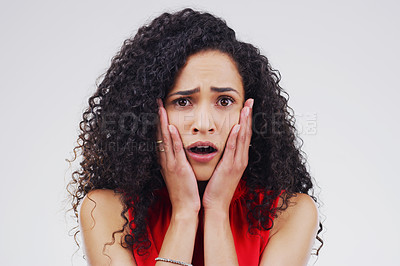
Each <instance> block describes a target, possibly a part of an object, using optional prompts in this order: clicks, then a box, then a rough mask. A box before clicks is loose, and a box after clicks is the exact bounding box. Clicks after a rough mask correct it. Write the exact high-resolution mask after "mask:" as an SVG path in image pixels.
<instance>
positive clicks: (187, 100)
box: [172, 97, 189, 107]
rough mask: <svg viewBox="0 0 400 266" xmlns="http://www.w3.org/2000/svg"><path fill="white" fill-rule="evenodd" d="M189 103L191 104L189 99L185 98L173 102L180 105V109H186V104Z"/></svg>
mask: <svg viewBox="0 0 400 266" xmlns="http://www.w3.org/2000/svg"><path fill="white" fill-rule="evenodd" d="M188 102H189V98H183V97H181V98H178V99H175V100H173V101H172V103H173V104H174V105H178V106H180V107H185V106H187V105H186V103H188Z"/></svg>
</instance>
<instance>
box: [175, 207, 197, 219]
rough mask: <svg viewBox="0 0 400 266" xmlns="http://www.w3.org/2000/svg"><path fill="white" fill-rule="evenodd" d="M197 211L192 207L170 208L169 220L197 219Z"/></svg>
mask: <svg viewBox="0 0 400 266" xmlns="http://www.w3.org/2000/svg"><path fill="white" fill-rule="evenodd" d="M198 219H199V212H198V211H197V210H193V209H179V210H174V209H172V214H171V220H174V221H183V222H193V221H198Z"/></svg>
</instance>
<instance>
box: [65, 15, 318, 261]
mask: <svg viewBox="0 0 400 266" xmlns="http://www.w3.org/2000/svg"><path fill="white" fill-rule="evenodd" d="M279 80H280V79H279V76H278V75H277V74H276V73H275V72H274V70H272V68H271V66H270V65H269V62H268V59H267V58H266V57H264V56H262V55H260V53H259V50H258V49H257V48H255V47H254V46H252V45H251V44H247V43H243V42H240V41H238V40H237V39H236V37H235V32H234V31H233V30H232V29H230V28H229V27H228V26H227V25H226V23H225V22H224V21H223V20H221V19H219V18H216V17H214V16H212V15H211V14H208V13H201V12H197V11H194V10H192V9H184V10H182V11H180V12H176V13H173V14H169V13H164V14H162V15H161V16H159V17H158V18H156V19H154V20H153V21H152V22H151V23H150V24H149V25H148V26H143V27H142V28H140V29H139V30H138V33H137V34H136V36H135V37H134V38H133V39H128V40H126V41H125V43H124V45H123V46H122V48H121V51H120V52H119V53H118V54H117V56H115V57H114V58H113V60H112V64H111V67H110V69H109V70H108V71H107V73H106V75H105V76H104V79H103V81H102V82H101V84H100V85H99V86H98V89H97V91H96V93H95V94H94V95H93V96H92V97H91V98H90V99H89V108H88V109H87V110H86V112H85V113H84V115H83V121H82V122H81V124H80V125H81V126H80V127H81V130H82V133H81V134H80V136H79V140H81V144H80V145H79V146H77V147H76V148H75V149H82V154H83V161H82V163H81V166H82V169H81V170H80V171H76V172H74V174H73V180H72V181H71V183H70V185H69V191H70V193H71V194H72V197H73V204H72V205H73V209H74V211H75V215H76V217H77V218H79V222H80V226H81V232H82V236H83V240H84V246H85V251H86V256H87V259H88V262H89V264H91V265H154V264H156V265H171V264H181V265H190V264H191V263H192V264H193V265H203V264H205V265H305V264H307V261H308V259H309V256H310V252H311V248H312V245H313V243H314V239H315V238H317V239H319V238H318V236H317V231H318V226H319V228H320V230H319V231H318V233H319V232H320V231H321V230H322V225H321V224H320V223H319V222H318V211H317V208H316V205H315V202H316V198H315V197H314V196H312V195H311V194H310V195H311V196H309V193H312V188H313V184H312V181H311V178H310V175H309V173H308V172H307V170H306V166H305V160H304V158H303V156H302V155H301V151H300V148H298V147H296V145H295V140H296V138H295V128H294V118H293V116H292V115H291V114H290V113H289V112H288V108H289V107H288V106H287V100H286V98H285V97H283V96H282V93H284V91H283V90H282V88H281V87H280V86H279ZM80 205H81V208H80V211H79V212H78V207H79V206H80Z"/></svg>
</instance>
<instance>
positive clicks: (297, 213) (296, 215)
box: [270, 193, 319, 237]
mask: <svg viewBox="0 0 400 266" xmlns="http://www.w3.org/2000/svg"><path fill="white" fill-rule="evenodd" d="M282 205H283V200H282V198H280V199H279V202H278V207H282ZM277 216H278V217H276V218H275V220H274V227H273V228H272V229H271V235H270V237H272V236H273V235H274V234H276V233H277V232H279V231H280V230H288V229H289V228H290V227H291V226H296V228H298V227H300V226H301V227H304V226H307V227H310V228H314V227H317V226H318V223H319V221H318V208H317V206H316V204H315V202H314V200H313V199H312V198H311V197H310V196H309V195H307V194H303V193H297V194H295V196H293V197H291V198H290V199H288V203H287V208H286V209H285V210H283V211H278V213H277Z"/></svg>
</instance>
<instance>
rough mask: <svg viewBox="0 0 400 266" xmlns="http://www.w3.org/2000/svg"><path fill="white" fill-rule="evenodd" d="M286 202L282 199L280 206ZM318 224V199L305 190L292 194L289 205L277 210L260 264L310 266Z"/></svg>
mask: <svg viewBox="0 0 400 266" xmlns="http://www.w3.org/2000/svg"><path fill="white" fill-rule="evenodd" d="M282 204H283V201H282V199H280V200H279V203H278V207H281V206H282ZM318 225H319V219H318V208H317V206H316V204H315V202H314V200H313V199H312V198H311V197H310V196H309V195H307V194H302V193H297V194H296V195H295V196H293V197H291V198H290V199H289V200H288V207H287V208H286V209H285V210H283V211H278V212H277V217H276V218H275V220H274V226H273V227H272V229H271V232H270V237H269V240H268V244H267V247H266V248H265V250H264V252H263V254H262V260H261V262H262V263H261V264H260V265H306V264H307V261H308V259H309V256H310V254H311V248H312V246H313V244H314V240H315V236H316V234H317V231H318ZM287 255H290V256H287Z"/></svg>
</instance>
